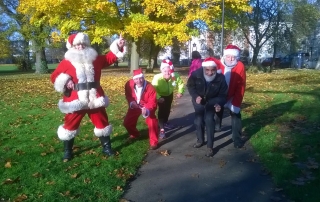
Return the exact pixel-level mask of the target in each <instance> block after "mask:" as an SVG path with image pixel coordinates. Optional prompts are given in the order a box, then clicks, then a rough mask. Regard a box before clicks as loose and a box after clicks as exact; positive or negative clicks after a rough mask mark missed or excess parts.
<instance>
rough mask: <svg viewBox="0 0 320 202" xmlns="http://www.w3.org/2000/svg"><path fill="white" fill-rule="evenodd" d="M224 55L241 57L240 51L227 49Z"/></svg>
mask: <svg viewBox="0 0 320 202" xmlns="http://www.w3.org/2000/svg"><path fill="white" fill-rule="evenodd" d="M223 55H233V56H236V57H239V56H240V51H239V50H238V49H225V50H224V52H223Z"/></svg>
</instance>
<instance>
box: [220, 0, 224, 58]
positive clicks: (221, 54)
mask: <svg viewBox="0 0 320 202" xmlns="http://www.w3.org/2000/svg"><path fill="white" fill-rule="evenodd" d="M221 24H222V25H221V26H222V27H221V41H220V46H221V47H220V57H222V56H223V35H224V33H223V32H224V0H222V17H221Z"/></svg>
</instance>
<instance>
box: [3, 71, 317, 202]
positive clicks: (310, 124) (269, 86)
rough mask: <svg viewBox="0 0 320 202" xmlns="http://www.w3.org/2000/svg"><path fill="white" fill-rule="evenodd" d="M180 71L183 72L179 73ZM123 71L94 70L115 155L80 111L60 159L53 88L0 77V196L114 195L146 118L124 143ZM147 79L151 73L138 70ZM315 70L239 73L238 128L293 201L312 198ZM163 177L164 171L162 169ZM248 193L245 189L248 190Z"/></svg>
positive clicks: (138, 148) (138, 155) (139, 156)
mask: <svg viewBox="0 0 320 202" xmlns="http://www.w3.org/2000/svg"><path fill="white" fill-rule="evenodd" d="M184 77H185V76H184ZM128 78H129V77H128V76H127V75H126V74H123V75H122V76H117V77H116V76H112V75H110V74H106V75H104V76H103V77H102V80H101V85H102V86H103V87H104V89H105V91H106V94H107V95H108V96H109V98H110V100H111V103H110V106H109V107H108V108H107V112H108V116H109V120H110V122H111V124H112V125H113V126H114V132H113V134H112V136H111V138H112V146H113V148H114V150H115V151H116V152H117V155H116V157H113V158H106V157H103V156H102V155H101V147H100V143H99V140H98V139H97V138H96V137H95V136H94V135H93V126H92V124H91V123H90V120H89V119H88V118H85V119H84V120H83V121H82V124H81V132H80V134H79V136H78V137H77V138H76V139H75V147H74V148H75V154H76V156H75V158H74V159H73V160H72V161H70V162H67V163H63V162H62V161H61V158H62V155H63V151H62V150H63V148H62V143H61V141H60V140H59V139H58V138H57V135H56V130H57V127H58V126H59V125H60V124H61V123H62V121H63V115H62V114H61V113H60V112H59V110H58V109H57V105H56V104H57V101H58V99H59V98H60V95H59V94H58V93H56V92H55V91H54V89H53V86H52V84H51V83H50V82H49V74H46V75H35V74H30V75H6V76H0V82H1V84H2V85H0V91H1V94H2V95H1V98H0V106H1V112H0V116H1V117H2V120H1V122H0V131H1V136H0V152H1V155H0V165H1V166H0V173H1V176H0V198H1V200H4V201H14V200H15V201H22V200H26V201H59V202H60V201H70V200H77V201H108V202H109V201H111V202H113V201H118V200H119V198H121V196H122V194H123V192H124V189H125V186H126V183H127V181H128V180H130V179H131V178H132V177H133V176H134V175H135V174H136V171H137V169H138V167H139V166H141V164H143V159H144V157H145V155H146V152H147V149H148V146H149V144H148V138H147V132H146V129H147V127H146V125H145V124H144V122H143V121H142V120H141V121H140V122H139V125H138V128H139V129H140V130H142V131H143V132H142V134H143V136H142V138H141V140H140V141H136V142H134V143H133V144H131V145H126V144H125V143H124V142H125V139H126V138H127V133H126V131H125V128H124V127H123V126H122V120H123V116H124V115H125V112H126V109H127V103H126V102H125V99H124V92H123V85H124V83H125V82H126V80H127V79H128ZM146 78H147V80H151V79H152V75H149V74H148V75H147V76H146ZM319 81H320V71H316V70H300V71H297V70H276V71H274V72H273V73H271V74H264V73H262V74H251V73H248V75H247V91H246V95H245V99H244V104H243V113H242V115H243V128H244V133H246V135H248V136H251V139H250V142H251V144H252V145H253V147H254V149H255V151H256V153H257V155H258V156H259V157H258V158H259V160H260V161H261V162H262V163H263V164H264V166H265V171H266V173H267V174H270V175H272V178H273V180H274V182H275V183H276V185H277V187H278V190H283V191H284V193H285V194H286V195H287V198H289V199H291V200H293V201H319V200H320V197H319V196H318V192H317V191H318V190H319V184H320V182H319V179H320V172H319V168H318V167H319V162H320V152H319V150H320V137H319V132H318V131H319V129H320V123H319V118H320V114H319V111H320V105H319V104H318V103H319V100H320V82H319ZM168 177H170V176H168ZM248 194H250V193H248Z"/></svg>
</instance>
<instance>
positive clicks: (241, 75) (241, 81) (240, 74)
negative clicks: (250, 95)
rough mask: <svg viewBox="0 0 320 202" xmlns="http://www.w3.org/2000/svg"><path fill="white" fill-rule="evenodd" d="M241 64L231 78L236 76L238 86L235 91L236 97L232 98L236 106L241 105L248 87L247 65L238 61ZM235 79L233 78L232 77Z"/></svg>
mask: <svg viewBox="0 0 320 202" xmlns="http://www.w3.org/2000/svg"><path fill="white" fill-rule="evenodd" d="M238 65H240V67H239V71H237V72H236V73H234V74H232V75H231V78H232V77H233V76H234V77H235V81H236V85H235V87H236V88H237V89H236V90H235V92H234V97H233V99H232V105H234V106H236V107H240V106H241V103H242V100H243V97H244V92H245V88H246V71H245V67H244V65H243V64H242V63H238ZM232 80H233V78H232Z"/></svg>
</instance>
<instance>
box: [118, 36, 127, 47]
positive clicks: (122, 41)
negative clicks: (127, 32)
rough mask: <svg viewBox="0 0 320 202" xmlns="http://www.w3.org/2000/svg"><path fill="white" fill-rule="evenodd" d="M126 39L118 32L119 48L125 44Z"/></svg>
mask: <svg viewBox="0 0 320 202" xmlns="http://www.w3.org/2000/svg"><path fill="white" fill-rule="evenodd" d="M125 43H126V41H125V40H124V38H123V37H122V34H120V36H119V40H118V46H119V48H120V49H122V48H123V47H124V45H125Z"/></svg>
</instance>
